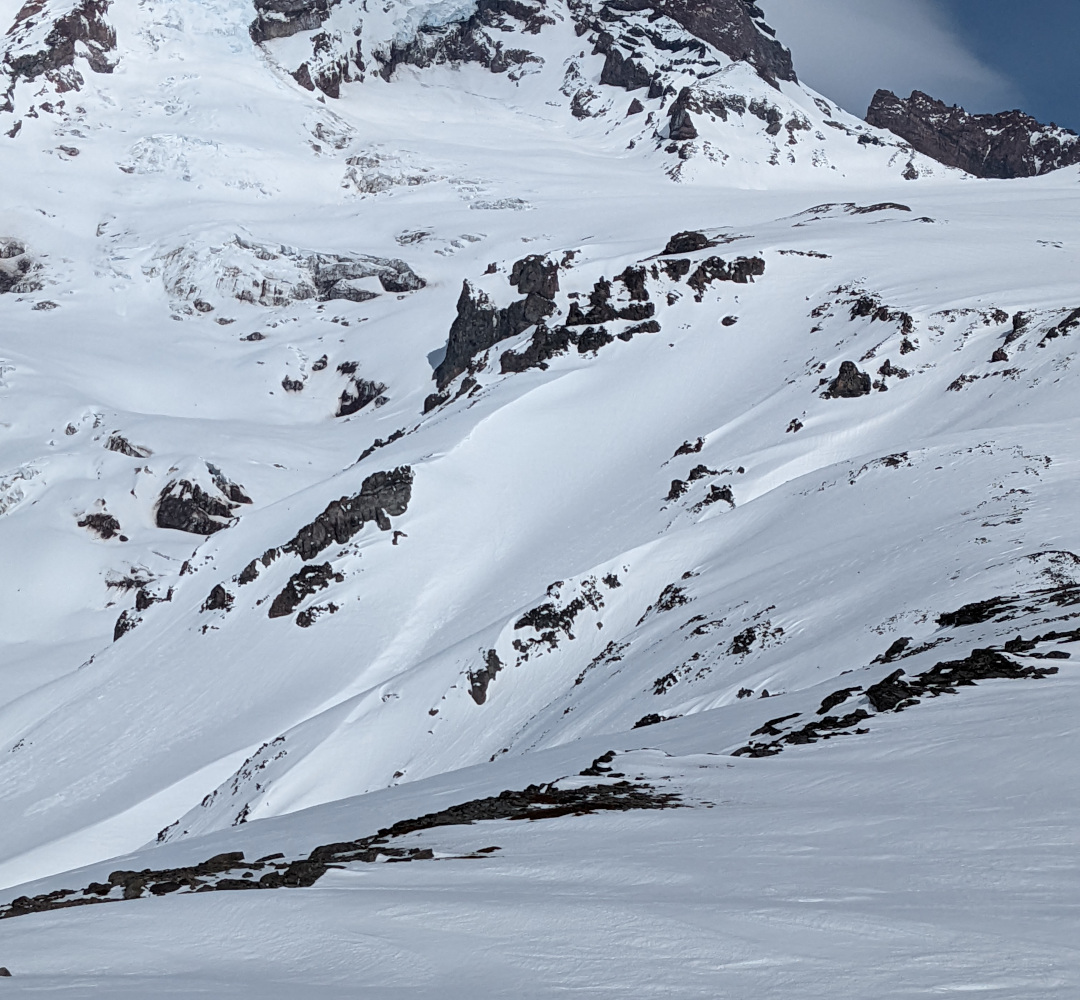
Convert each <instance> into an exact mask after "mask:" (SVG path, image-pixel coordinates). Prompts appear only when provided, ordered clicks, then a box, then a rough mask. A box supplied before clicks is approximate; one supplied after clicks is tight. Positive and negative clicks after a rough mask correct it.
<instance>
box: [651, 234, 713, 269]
mask: <svg viewBox="0 0 1080 1000" xmlns="http://www.w3.org/2000/svg"><path fill="white" fill-rule="evenodd" d="M714 246H716V243H715V241H713V240H710V239H709V237H708V236H706V235H705V234H704V233H698V232H695V231H694V230H692V229H688V230H686V231H684V232H681V233H676V234H675V235H674V236H672V237H671V239H670V240H668V241H667V246H665V247H664V249H663V255H664V256H667V255H668V254H683V253H694V252H695V251H697V250H706V249H708V248H709V247H714ZM680 263H681V262H680ZM685 263H686V270H685V271H683V272H682V273H683V274H686V273H687V272H688V271H689V270H690V262H689V261H686V262H685Z"/></svg>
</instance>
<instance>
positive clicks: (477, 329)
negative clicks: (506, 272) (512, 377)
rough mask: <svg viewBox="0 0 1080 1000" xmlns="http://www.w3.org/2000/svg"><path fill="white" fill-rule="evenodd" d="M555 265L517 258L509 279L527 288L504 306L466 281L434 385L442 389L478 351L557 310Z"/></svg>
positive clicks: (464, 367)
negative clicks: (500, 306)
mask: <svg viewBox="0 0 1080 1000" xmlns="http://www.w3.org/2000/svg"><path fill="white" fill-rule="evenodd" d="M552 267H553V265H549V264H546V263H544V262H543V261H542V260H541V259H540V258H535V257H526V258H524V259H523V260H520V261H517V262H516V263H515V264H514V266H513V270H512V271H511V274H510V282H511V284H514V285H516V286H517V287H518V288H519V290H521V291H526V289H527V291H526V294H525V298H523V299H519V300H518V301H516V302H512V303H511V304H510V305H509V306H507V307H506V308H504V309H500V308H499V307H497V306H496V305H495V303H494V302H492V301H491V299H490V298H489V297H488V296H487V294H486V293H485V292H483V291H481V290H480V289H476V288H473V286H472V285H471V284H470V283H469V282H468V281H466V282H464V284H463V285H462V289H461V295H460V297H459V298H458V303H457V318H456V319H455V320H454V322H453V324H452V325H451V327H450V336H449V337H448V339H447V342H446V356H445V357H444V358H443V360H442V363H441V364H440V365H439V367H438V368H436V369H435V374H434V378H435V384H436V385H437V386H438V388H439V389H440V390H442V389H444V388H446V386H447V385H449V384H450V383H451V382H452V381H453V380H454V379H455V378H457V376H458V375H460V374H461V373H462V372H464V371H465V370H466V369H467V368H468V366H469V362H470V361H471V360H472V359H473V358H474V357H475V356H476V355H477V354H479V353H481V352H482V351H486V350H488V348H490V347H493V346H494V345H495V344H497V343H499V341H501V340H507V339H508V338H510V337H516V336H517V335H518V334H519V333H523V332H524V331H525V330H527V329H528V328H529V327H530V326H533V325H535V324H536V323H538V322H540V320H543V319H546V318H547V317H548V316H550V315H551V314H552V313H553V312H554V311H555V303H554V302H553V301H552V299H553V297H554V295H555V293H556V292H557V291H558V287H559V284H558V276H557V274H554V273H552V271H551V268H552Z"/></svg>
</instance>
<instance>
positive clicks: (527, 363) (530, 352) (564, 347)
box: [499, 321, 577, 375]
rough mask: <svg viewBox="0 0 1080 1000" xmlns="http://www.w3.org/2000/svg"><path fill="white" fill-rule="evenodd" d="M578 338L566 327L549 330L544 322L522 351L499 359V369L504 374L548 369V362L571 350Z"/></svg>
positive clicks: (538, 326) (509, 352) (538, 324)
mask: <svg viewBox="0 0 1080 1000" xmlns="http://www.w3.org/2000/svg"><path fill="white" fill-rule="evenodd" d="M576 340H577V337H576V335H575V334H572V333H571V332H570V331H569V330H568V329H567V328H566V327H565V326H557V327H555V328H554V329H548V327H547V324H545V323H544V322H543V321H541V322H539V323H537V324H536V332H535V333H534V334H533V335H532V340H531V341H529V344H528V346H527V347H526V348H525V349H524V350H522V351H516V352H515V351H506V352H505V353H503V355H502V356H501V357H500V358H499V367H500V369H501V370H502V372H503V374H504V375H505V374H509V373H511V372H523V371H527V370H528V369H530V368H540V369H545V368H547V362H548V361H550V360H551V359H552V358H554V357H556V356H557V355H560V354H565V353H566V352H567V351H568V350H569V349H570V344H571V343H572V342H576Z"/></svg>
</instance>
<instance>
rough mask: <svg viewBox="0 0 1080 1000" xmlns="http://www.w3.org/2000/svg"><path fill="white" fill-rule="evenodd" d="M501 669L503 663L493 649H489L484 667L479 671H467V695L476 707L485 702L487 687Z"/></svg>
mask: <svg viewBox="0 0 1080 1000" xmlns="http://www.w3.org/2000/svg"><path fill="white" fill-rule="evenodd" d="M502 668H503V662H502V660H500V659H499V654H498V653H497V652H495V650H494V649H489V650H488V651H487V656H486V657H485V661H484V666H482V667H481V668H480V669H479V670H470V671H469V673H468V678H469V694H470V695H471V696H472V700H473V701H475V702H476V704H477V705H483V704H484V702H485V701H487V689H488V685H489V684H490V683H491V682H492V681H493V680H494V679H495V675H496V674H497V673H498V672H499V671H500V670H502Z"/></svg>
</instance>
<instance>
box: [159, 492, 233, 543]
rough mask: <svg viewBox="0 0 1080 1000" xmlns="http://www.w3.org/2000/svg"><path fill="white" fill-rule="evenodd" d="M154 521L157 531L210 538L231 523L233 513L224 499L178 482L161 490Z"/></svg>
mask: <svg viewBox="0 0 1080 1000" xmlns="http://www.w3.org/2000/svg"><path fill="white" fill-rule="evenodd" d="M156 521H157V526H158V527H159V528H172V529H174V530H175V531H187V532H190V533H191V534H193V535H212V534H214V532H215V531H221V530H222V528H228V527H229V526H230V525H231V524H232V523H233V513H232V507H231V506H230V505H229V504H228V503H226V502H225V501H224V500H221V499H219V498H217V497H215V496H212V495H211V494H209V493H207V492H206V491H205V490H204V489H202V487H200V486H199V485H198V484H193V483H190V482H188V480H186V479H181V480H180V481H179V482H172V483H169V485H168V486H166V487H165V489H163V490H162V491H161V499H160V500H159V501H158V507H157V517H156Z"/></svg>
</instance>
